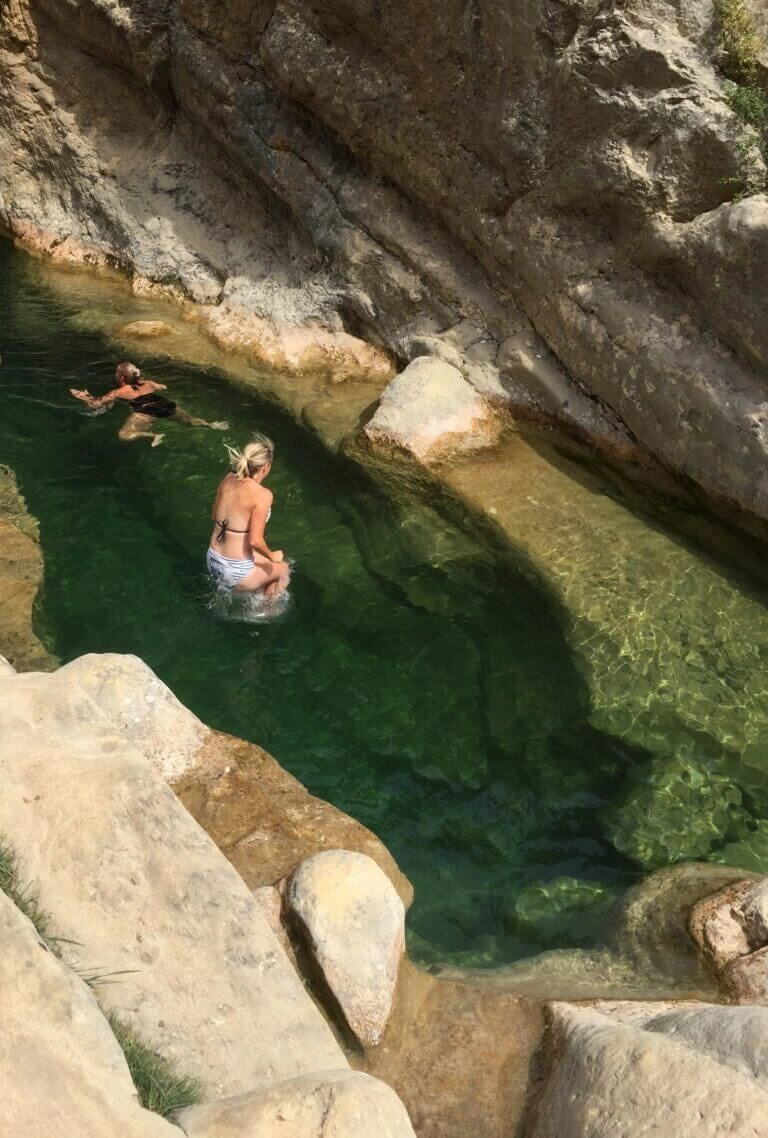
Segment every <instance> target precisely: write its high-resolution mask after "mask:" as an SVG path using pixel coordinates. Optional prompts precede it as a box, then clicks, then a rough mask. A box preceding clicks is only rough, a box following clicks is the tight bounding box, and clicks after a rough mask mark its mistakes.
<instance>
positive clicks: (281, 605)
mask: <svg viewBox="0 0 768 1138" xmlns="http://www.w3.org/2000/svg"><path fill="white" fill-rule="evenodd" d="M290 605H291V595H290V591H289V590H288V589H286V591H285V592H284V593H281V594H280V596H278V597H274V598H273V599H270V598H269V597H265V596H264V594H263V593H236V592H234V591H233V590H232V589H227V588H224V587H222V586H221V585H213V586H212V595H211V596H210V598H209V601H208V608H209V609H210V610H211V612H212V613H213V614H214V616H216V617H217V618H218V619H219V620H226V621H229V622H230V623H232V624H272V623H274V622H275V621H276V620H280V619H281V618H282V617H284V616H285V615H286V613H287V612H288V609H289V608H290Z"/></svg>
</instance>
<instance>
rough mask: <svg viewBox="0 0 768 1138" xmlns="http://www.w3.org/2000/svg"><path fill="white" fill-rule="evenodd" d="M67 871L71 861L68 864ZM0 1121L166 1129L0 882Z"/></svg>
mask: <svg viewBox="0 0 768 1138" xmlns="http://www.w3.org/2000/svg"><path fill="white" fill-rule="evenodd" d="M72 871H73V872H75V871H76V870H75V867H73V870H72ZM0 938H1V939H2V945H3V952H2V961H0V1018H1V1019H2V1025H3V1026H2V1037H1V1038H0V1070H1V1071H2V1084H1V1089H2V1104H1V1105H0V1116H1V1117H2V1131H3V1133H4V1134H7V1135H8V1136H9V1138H11V1136H12V1138H40V1136H41V1134H46V1135H52V1136H53V1135H55V1136H56V1138H174V1134H178V1131H177V1130H176V1128H175V1127H174V1126H172V1125H171V1124H170V1123H169V1122H165V1121H164V1120H163V1119H162V1118H158V1116H157V1115H154V1114H150V1113H149V1111H146V1110H143V1109H142V1108H141V1107H140V1106H139V1103H138V1098H137V1095H136V1089H135V1087H134V1085H133V1082H132V1081H131V1076H130V1074H129V1072H128V1067H127V1065H126V1061H125V1056H124V1055H123V1052H122V1051H121V1050H120V1047H119V1045H118V1042H117V1040H116V1039H115V1037H114V1035H113V1034H112V1031H111V1030H110V1027H109V1024H108V1023H107V1021H106V1019H105V1018H104V1016H103V1015H102V1013H101V1011H100V1010H99V1007H98V1005H97V1003H96V1000H95V999H94V996H93V992H92V991H91V990H90V989H89V988H87V987H86V985H85V983H84V982H83V980H82V979H81V978H80V977H79V976H77V975H76V974H75V973H74V972H72V971H70V969H69V968H67V967H66V966H65V965H64V964H62V963H61V961H59V960H57V959H56V957H55V956H54V954H53V953H52V952H51V951H50V949H49V948H47V947H46V945H45V944H44V943H43V941H42V940H41V939H40V937H39V936H38V934H37V933H36V932H35V929H34V928H33V926H32V923H31V922H30V921H29V920H28V919H27V918H26V917H25V916H24V915H23V914H22V913H21V912H20V911H19V910H18V909H17V908H16V906H15V905H14V904H13V902H12V901H11V900H9V898H8V897H6V896H5V894H4V893H2V892H0Z"/></svg>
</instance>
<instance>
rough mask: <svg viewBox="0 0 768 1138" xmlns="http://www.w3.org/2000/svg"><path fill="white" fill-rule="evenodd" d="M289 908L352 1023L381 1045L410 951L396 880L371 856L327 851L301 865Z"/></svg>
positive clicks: (364, 1037) (356, 1030) (364, 1040)
mask: <svg viewBox="0 0 768 1138" xmlns="http://www.w3.org/2000/svg"><path fill="white" fill-rule="evenodd" d="M287 904H288V908H289V911H290V915H291V917H292V919H293V921H294V922H295V923H296V924H297V925H298V926H299V928H300V930H301V932H302V933H303V935H304V937H305V938H306V941H307V944H308V947H309V951H310V952H311V954H312V956H313V958H314V961H315V963H316V964H317V966H318V967H319V968H320V970H321V972H322V976H323V979H324V980H325V982H326V984H327V985H328V987H329V988H330V990H331V992H332V993H333V996H334V997H335V998H336V1000H337V1001H338V1004H339V1007H340V1008H341V1011H342V1012H343V1014H344V1018H345V1020H346V1022H347V1024H348V1025H349V1027H350V1028H351V1029H352V1031H353V1032H354V1033H355V1035H356V1036H357V1038H358V1039H359V1040H360V1042H361V1043H362V1044H364V1045H368V1046H370V1045H375V1044H376V1043H378V1042H379V1040H380V1039H381V1037H382V1035H383V1033H384V1029H385V1028H386V1026H387V1021H388V1019H389V1016H390V1013H391V1011H392V1004H393V1001H394V996H395V988H396V986H397V977H398V972H399V968H400V961H401V959H402V956H403V952H404V947H405V908H404V906H403V903H402V901H401V900H400V898H399V897H398V895H397V893H396V891H395V889H394V887H393V885H392V883H391V882H390V881H389V880H388V878H387V877H386V876H385V875H384V873H383V872H382V871H381V869H379V867H378V866H377V865H376V863H375V862H374V861H372V860H371V859H370V858H368V857H366V856H365V855H364V854H359V853H352V852H350V851H349V850H328V851H325V852H324V853H319V854H315V856H314V857H311V858H308V859H307V861H305V862H302V864H301V865H300V866H299V867H298V869H297V870H296V872H295V873H294V874H293V876H292V878H291V881H290V883H289V886H288V893H287Z"/></svg>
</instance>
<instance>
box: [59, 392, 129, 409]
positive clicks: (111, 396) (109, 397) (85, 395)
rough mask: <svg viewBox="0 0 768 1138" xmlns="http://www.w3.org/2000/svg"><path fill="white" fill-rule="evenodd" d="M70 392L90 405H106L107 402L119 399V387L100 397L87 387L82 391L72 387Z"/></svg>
mask: <svg viewBox="0 0 768 1138" xmlns="http://www.w3.org/2000/svg"><path fill="white" fill-rule="evenodd" d="M69 394H70V395H74V397H75V399H79V400H80V401H81V402H82V403H87V404H88V406H89V407H104V406H105V405H106V404H107V403H113V402H114V401H115V399H117V389H113V390H112V391H108V392H107V394H106V395H102V396H100V397H99V398H98V399H97V398H96V397H95V396H94V395H91V393H90V391H87V390H86V389H85V388H83V389H82V391H81V390H78V388H76V387H70V389H69Z"/></svg>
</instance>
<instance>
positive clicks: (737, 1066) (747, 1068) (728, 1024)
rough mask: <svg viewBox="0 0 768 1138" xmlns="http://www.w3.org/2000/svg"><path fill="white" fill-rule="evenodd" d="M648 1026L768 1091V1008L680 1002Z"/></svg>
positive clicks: (648, 1028) (649, 1029)
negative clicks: (690, 1006)
mask: <svg viewBox="0 0 768 1138" xmlns="http://www.w3.org/2000/svg"><path fill="white" fill-rule="evenodd" d="M645 1027H646V1030H647V1031H656V1032H660V1033H661V1034H663V1035H666V1036H668V1038H670V1039H673V1040H674V1041H675V1042H676V1043H683V1044H685V1046H686V1047H690V1048H692V1050H694V1051H698V1052H699V1053H701V1054H702V1055H709V1056H710V1057H711V1058H712V1059H716V1060H717V1062H718V1063H722V1064H723V1065H724V1066H725V1067H731V1068H732V1069H733V1070H734V1071H738V1072H739V1074H741V1075H744V1076H746V1078H748V1079H753V1080H754V1081H755V1082H756V1083H757V1084H758V1086H761V1087H762V1088H763V1090H764V1091H768V1008H755V1007H741V1008H733V1007H726V1006H723V1005H717V1004H713V1005H710V1006H709V1007H699V1008H686V1007H685V1006H682V1007H681V1006H679V1005H678V1007H677V1008H674V1009H673V1010H671V1011H668V1012H667V1013H666V1014H663V1015H659V1016H657V1017H655V1018H654V1019H652V1020H650V1021H649V1022H648V1023H647V1024H646V1025H645Z"/></svg>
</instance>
